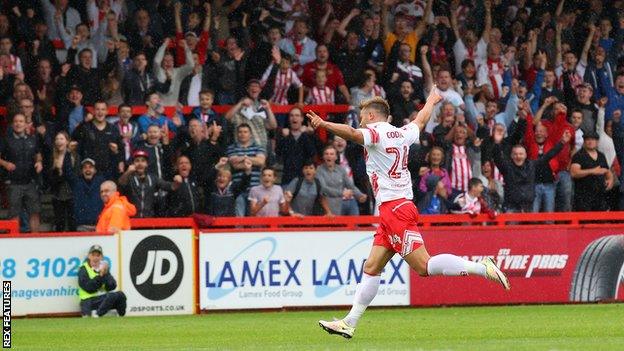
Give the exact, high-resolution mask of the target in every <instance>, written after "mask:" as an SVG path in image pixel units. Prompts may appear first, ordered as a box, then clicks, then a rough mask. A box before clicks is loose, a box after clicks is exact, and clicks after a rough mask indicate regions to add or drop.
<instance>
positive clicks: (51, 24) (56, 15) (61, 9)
mask: <svg viewBox="0 0 624 351" xmlns="http://www.w3.org/2000/svg"><path fill="white" fill-rule="evenodd" d="M39 2H40V3H41V8H42V9H43V14H44V17H45V21H46V24H47V26H48V37H49V38H50V40H52V41H53V42H57V43H58V44H60V45H59V46H61V47H63V46H64V45H63V42H62V37H63V36H62V33H63V32H64V33H69V35H70V36H73V35H74V34H75V29H76V26H78V24H80V22H81V19H80V13H78V11H76V9H74V8H73V7H71V6H69V5H68V3H69V1H56V2H54V3H53V2H52V1H49V0H40V1H39Z"/></svg>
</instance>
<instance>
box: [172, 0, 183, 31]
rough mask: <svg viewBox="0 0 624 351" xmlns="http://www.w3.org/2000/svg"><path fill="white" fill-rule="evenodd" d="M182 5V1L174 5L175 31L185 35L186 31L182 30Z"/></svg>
mask: <svg viewBox="0 0 624 351" xmlns="http://www.w3.org/2000/svg"><path fill="white" fill-rule="evenodd" d="M181 12H182V3H181V2H180V1H176V2H175V3H174V4H173V15H174V16H173V17H174V19H175V31H176V34H177V33H182V34H184V30H183V29H182V15H181Z"/></svg>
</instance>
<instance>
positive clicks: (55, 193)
mask: <svg viewBox="0 0 624 351" xmlns="http://www.w3.org/2000/svg"><path fill="white" fill-rule="evenodd" d="M69 142H70V139H69V134H67V132H64V131H61V132H59V133H58V134H56V137H55V138H54V145H53V148H52V155H51V156H52V157H51V158H50V163H51V165H50V166H49V167H48V168H47V169H48V170H49V171H48V172H49V173H48V175H49V177H50V178H49V179H50V185H51V190H52V207H53V208H54V230H55V231H56V232H66V231H67V232H73V231H76V220H75V218H74V196H73V194H72V191H71V187H70V184H69V182H68V181H67V178H66V177H62V176H61V175H62V172H63V166H64V164H65V163H68V164H69V168H70V169H72V170H73V169H74V164H76V161H77V160H76V156H77V155H75V154H72V153H71V152H70V150H69Z"/></svg>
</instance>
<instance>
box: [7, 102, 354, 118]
mask: <svg viewBox="0 0 624 351" xmlns="http://www.w3.org/2000/svg"><path fill="white" fill-rule="evenodd" d="M293 107H295V105H271V109H272V110H273V113H288V112H290V110H291V109H292V108H293ZM194 108H195V107H194V106H183V107H182V112H183V113H184V114H188V113H191V112H192V111H193V109H194ZM231 108H232V105H214V106H213V107H212V109H213V110H214V111H215V112H217V113H226V112H227V111H229V110H230V109H231ZM87 109H88V110H89V111H91V112H93V107H92V106H87ZM303 111H304V112H308V111H314V112H316V113H317V114H319V116H321V117H325V116H327V114H329V113H346V112H348V111H349V105H305V106H304V107H303ZM53 112H54V113H55V112H56V111H53ZM146 112H147V106H133V107H132V114H133V115H136V116H138V115H142V114H144V113H146ZM175 112H176V107H175V106H165V115H167V116H170V117H171V116H173V115H174V113H175ZM6 114H7V109H6V107H4V106H0V116H6ZM108 114H109V115H110V116H114V115H117V106H111V107H109V108H108Z"/></svg>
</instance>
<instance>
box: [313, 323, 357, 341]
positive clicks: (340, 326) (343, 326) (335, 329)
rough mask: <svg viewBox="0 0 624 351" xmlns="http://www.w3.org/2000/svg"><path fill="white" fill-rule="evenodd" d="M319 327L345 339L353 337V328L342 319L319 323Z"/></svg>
mask: <svg viewBox="0 0 624 351" xmlns="http://www.w3.org/2000/svg"><path fill="white" fill-rule="evenodd" d="M319 325H320V326H321V328H323V329H325V331H326V332H328V333H330V334H336V335H340V336H342V337H344V338H346V339H351V338H352V337H353V333H354V332H355V328H354V327H351V326H349V325H348V324H347V323H345V321H344V320H342V319H341V320H339V321H332V322H328V321H319Z"/></svg>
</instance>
